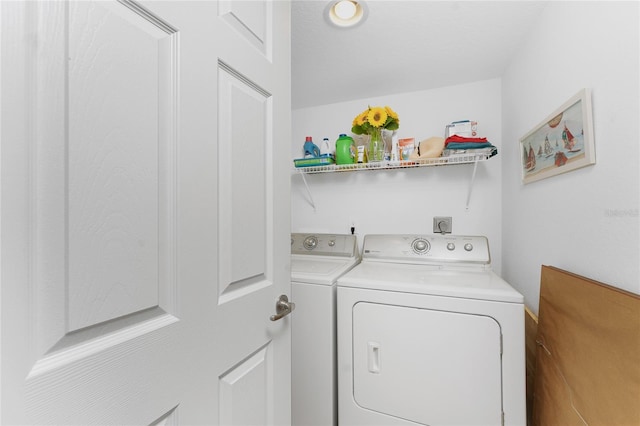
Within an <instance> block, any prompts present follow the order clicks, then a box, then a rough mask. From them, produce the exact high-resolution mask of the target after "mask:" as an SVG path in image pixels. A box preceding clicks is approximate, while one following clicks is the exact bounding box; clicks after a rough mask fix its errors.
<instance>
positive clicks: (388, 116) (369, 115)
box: [351, 106, 400, 135]
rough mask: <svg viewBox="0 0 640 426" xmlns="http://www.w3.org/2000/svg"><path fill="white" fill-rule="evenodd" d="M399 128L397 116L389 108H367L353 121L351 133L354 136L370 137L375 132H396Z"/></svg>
mask: <svg viewBox="0 0 640 426" xmlns="http://www.w3.org/2000/svg"><path fill="white" fill-rule="evenodd" d="M399 127H400V119H399V118H398V114H396V112H395V111H394V110H392V109H391V108H390V107H388V106H385V107H379V106H376V107H372V106H369V107H367V109H365V110H364V111H362V112H361V113H360V114H358V115H357V116H356V117H355V118H354V119H353V123H352V127H351V131H352V132H353V133H354V134H356V135H362V134H368V135H370V134H372V133H373V132H374V131H376V130H380V129H387V130H397V129H398V128H399Z"/></svg>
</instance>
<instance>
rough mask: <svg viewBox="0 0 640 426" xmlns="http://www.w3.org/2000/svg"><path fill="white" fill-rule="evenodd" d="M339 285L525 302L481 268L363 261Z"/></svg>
mask: <svg viewBox="0 0 640 426" xmlns="http://www.w3.org/2000/svg"><path fill="white" fill-rule="evenodd" d="M338 286H339V287H354V288H363V289H372V290H383V291H395V292H401V293H415V294H430V295H434V296H446V297H459V298H466V299H479V300H493V301H497V302H511V303H524V297H523V296H522V295H521V294H520V293H518V292H517V291H516V290H515V289H514V288H513V287H511V286H510V285H509V284H508V283H507V282H506V281H504V280H503V279H502V278H500V277H499V276H498V275H496V274H495V273H494V272H493V271H491V270H483V269H482V268H479V267H465V266H453V265H449V266H447V267H446V268H443V267H442V266H438V265H413V264H396V263H380V262H362V263H360V264H359V265H358V266H356V267H355V268H353V269H352V270H351V271H349V272H348V273H346V274H345V275H343V276H342V277H340V278H339V279H338Z"/></svg>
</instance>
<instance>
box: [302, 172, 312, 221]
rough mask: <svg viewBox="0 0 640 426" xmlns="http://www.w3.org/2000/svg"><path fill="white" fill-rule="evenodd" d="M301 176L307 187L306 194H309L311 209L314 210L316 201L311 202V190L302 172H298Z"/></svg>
mask: <svg viewBox="0 0 640 426" xmlns="http://www.w3.org/2000/svg"><path fill="white" fill-rule="evenodd" d="M299 175H300V176H302V182H304V187H305V188H307V195H309V204H311V207H313V211H314V212H315V211H316V203H314V202H313V197H312V196H311V190H310V189H309V185H308V184H307V179H306V178H305V177H304V173H299Z"/></svg>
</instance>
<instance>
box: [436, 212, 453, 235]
mask: <svg viewBox="0 0 640 426" xmlns="http://www.w3.org/2000/svg"><path fill="white" fill-rule="evenodd" d="M452 229H453V219H452V218H451V217H450V216H435V217H434V218H433V233H434V234H450V233H451V230H452Z"/></svg>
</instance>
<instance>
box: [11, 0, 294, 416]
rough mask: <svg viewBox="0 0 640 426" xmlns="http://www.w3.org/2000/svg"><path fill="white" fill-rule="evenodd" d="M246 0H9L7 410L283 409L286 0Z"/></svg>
mask: <svg viewBox="0 0 640 426" xmlns="http://www.w3.org/2000/svg"><path fill="white" fill-rule="evenodd" d="M235 3H236V2H233V4H232V3H230V2H229V3H222V2H221V3H218V2H202V1H195V2H185V1H180V2H174V1H143V2H134V1H129V0H118V1H115V0H114V1H61V2H47V1H43V2H0V20H1V23H2V25H1V26H0V28H1V30H2V35H1V37H0V42H2V50H1V52H2V61H0V63H2V70H1V71H2V72H1V73H0V78H1V79H2V80H1V81H0V84H1V87H2V92H1V94H2V95H1V102H2V110H1V111H2V115H1V116H0V120H1V122H0V124H1V125H0V131H1V132H2V133H1V149H2V156H1V157H0V159H1V161H2V163H1V167H0V171H1V172H2V179H1V180H0V182H1V185H2V193H1V197H2V198H1V202H0V207H1V209H2V216H1V223H0V225H1V227H2V228H1V235H2V247H1V250H0V255H1V258H0V259H1V266H2V275H1V279H2V281H1V284H2V286H1V294H0V295H1V299H0V300H1V309H0V313H1V315H2V321H1V323H2V324H3V327H2V351H1V352H0V353H1V359H0V361H1V374H0V377H1V378H2V389H1V391H0V398H1V399H0V404H1V405H0V417H1V418H0V422H1V423H3V424H5V423H6V424H35V423H44V424H153V425H156V424H157V425H176V424H179V423H180V424H207V425H215V424H226V422H227V420H229V422H230V423H231V424H248V423H251V422H255V424H287V423H289V421H290V416H289V412H290V387H289V386H290V372H289V369H290V355H289V352H290V327H289V320H288V318H284V319H283V320H280V321H278V322H271V321H270V320H269V316H270V315H271V314H273V313H275V302H276V300H277V298H278V296H279V295H280V294H288V293H289V290H290V282H289V279H290V278H289V276H290V275H289V271H288V262H289V252H288V248H289V201H288V192H289V174H288V172H287V170H288V168H287V167H286V166H287V163H286V162H285V159H286V158H288V156H287V155H286V153H287V152H288V140H289V132H290V103H289V99H290V89H289V81H290V78H289V75H290V74H289V69H290V67H289V60H290V59H289V56H290V52H289V45H288V38H289V4H288V2H275V3H273V4H272V2H246V4H244V3H245V2H240V3H243V4H242V5H236V4H235ZM222 11H225V12H224V13H222V14H221V12H222ZM231 18H232V19H231ZM231 21H233V22H236V23H238V22H241V23H243V24H242V25H241V26H240V27H242V28H243V29H241V30H239V28H240V27H238V25H237V24H236V23H234V24H230V22H231ZM274 22H276V23H277V24H274ZM275 28H278V30H277V31H275V30H274V29H275ZM248 36H250V37H248ZM256 40H258V41H256ZM259 46H262V47H260V48H256V47H259ZM249 124H250V125H249ZM274 141H278V143H275V142H274ZM276 218H277V220H276Z"/></svg>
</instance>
